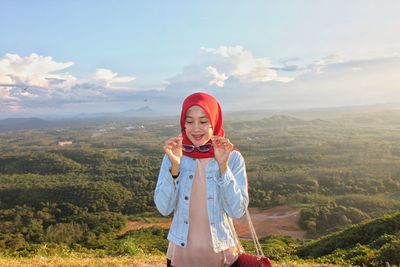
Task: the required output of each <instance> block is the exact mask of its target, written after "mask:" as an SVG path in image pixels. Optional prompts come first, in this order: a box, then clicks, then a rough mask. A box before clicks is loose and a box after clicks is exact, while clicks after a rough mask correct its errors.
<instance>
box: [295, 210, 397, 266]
mask: <svg viewBox="0 0 400 267" xmlns="http://www.w3.org/2000/svg"><path fill="white" fill-rule="evenodd" d="M295 254H297V255H298V256H300V257H302V258H314V259H320V260H322V261H326V262H334V263H340V262H342V263H351V264H354V265H361V264H365V265H368V266H383V265H385V262H389V263H390V264H396V265H399V264H400V212H396V213H393V214H391V215H385V216H383V217H379V218H376V219H373V220H369V221H366V222H363V223H359V224H356V225H353V226H350V227H349V228H347V229H344V230H341V231H338V232H335V233H332V234H329V235H326V236H324V237H322V238H319V239H317V240H314V241H310V242H307V243H306V244H304V245H302V246H300V247H298V248H297V250H296V252H295Z"/></svg>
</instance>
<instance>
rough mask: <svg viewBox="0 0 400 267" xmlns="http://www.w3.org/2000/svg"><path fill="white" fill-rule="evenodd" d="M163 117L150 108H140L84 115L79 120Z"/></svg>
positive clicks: (80, 115)
mask: <svg viewBox="0 0 400 267" xmlns="http://www.w3.org/2000/svg"><path fill="white" fill-rule="evenodd" d="M159 115H161V114H160V113H157V112H155V111H154V110H152V109H151V108H150V107H149V106H144V107H140V108H138V109H128V110H125V111H121V112H104V113H91V114H87V113H82V114H79V116H78V118H80V119H86V118H130V117H155V116H159Z"/></svg>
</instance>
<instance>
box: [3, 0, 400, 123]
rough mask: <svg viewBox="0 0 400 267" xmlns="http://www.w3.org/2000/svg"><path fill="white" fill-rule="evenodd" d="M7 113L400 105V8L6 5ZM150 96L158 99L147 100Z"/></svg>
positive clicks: (350, 4) (363, 4)
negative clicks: (200, 99)
mask: <svg viewBox="0 0 400 267" xmlns="http://www.w3.org/2000/svg"><path fill="white" fill-rule="evenodd" d="M0 9H1V13H2V14H1V16H0V117H21V116H27V115H30V116H32V115H37V116H41V115H44V114H49V112H50V113H51V114H59V115H74V114H77V113H80V112H87V113H90V112H103V111H121V110H126V109H136V108H140V107H141V106H143V105H149V106H150V107H151V108H152V109H154V110H158V111H162V112H165V113H168V114H174V113H177V112H178V110H179V108H180V104H179V103H178V102H181V101H182V99H183V98H184V97H185V96H187V95H188V94H190V93H193V92H195V91H206V92H209V93H211V94H214V95H215V96H216V97H217V98H218V99H219V100H220V102H221V103H222V105H223V108H224V109H225V110H241V109H291V108H311V107H331V106H348V105H360V104H373V103H385V102H400V92H399V89H400V88H399V84H400V78H399V77H397V76H400V75H398V73H399V70H400V17H399V14H398V12H399V10H400V2H399V1H389V0H387V1H266V0H265V1H89V0H87V1H23V0H21V1H7V0H2V1H1V2H0ZM144 99H146V102H144Z"/></svg>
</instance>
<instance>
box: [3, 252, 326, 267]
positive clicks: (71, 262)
mask: <svg viewBox="0 0 400 267" xmlns="http://www.w3.org/2000/svg"><path fill="white" fill-rule="evenodd" d="M273 265H274V267H334V265H329V264H318V263H297V262H287V263H274V262H273ZM0 266H1V267H157V266H160V267H161V266H166V259H165V255H139V256H135V257H126V256H123V257H112V256H105V257H94V256H90V255H86V256H84V257H77V256H69V257H59V256H52V257H34V258H20V259H16V258H0Z"/></svg>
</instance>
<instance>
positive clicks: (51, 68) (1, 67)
mask: <svg viewBox="0 0 400 267" xmlns="http://www.w3.org/2000/svg"><path fill="white" fill-rule="evenodd" d="M73 64H74V63H73V62H65V63H61V62H55V61H54V60H53V59H52V58H51V57H49V56H40V55H37V54H35V53H32V54H31V55H30V56H27V57H24V58H22V57H20V56H19V55H17V54H6V55H5V56H4V57H3V58H2V59H1V60H0V84H11V85H29V86H37V87H49V86H50V82H49V79H52V78H54V79H61V80H65V81H71V80H74V77H73V76H72V75H70V74H68V73H57V72H58V71H61V70H64V69H66V68H68V67H70V66H72V65H73Z"/></svg>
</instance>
